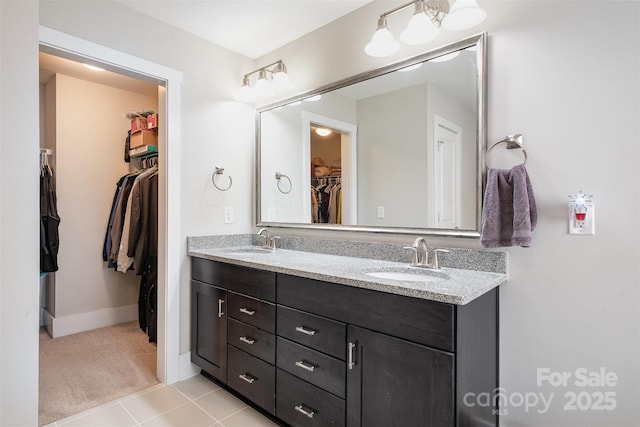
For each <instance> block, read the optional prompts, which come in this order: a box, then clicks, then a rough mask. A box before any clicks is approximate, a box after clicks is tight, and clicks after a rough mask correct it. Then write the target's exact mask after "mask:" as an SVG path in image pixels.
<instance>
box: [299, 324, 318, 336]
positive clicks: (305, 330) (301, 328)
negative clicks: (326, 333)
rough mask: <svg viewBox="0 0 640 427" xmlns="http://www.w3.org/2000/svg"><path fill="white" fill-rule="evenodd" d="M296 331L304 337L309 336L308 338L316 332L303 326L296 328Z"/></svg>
mask: <svg viewBox="0 0 640 427" xmlns="http://www.w3.org/2000/svg"><path fill="white" fill-rule="evenodd" d="M296 331H298V332H301V333H303V334H305V335H309V336H311V337H312V336H314V335H315V334H316V332H317V331H314V330H313V329H307V328H305V327H304V326H296Z"/></svg>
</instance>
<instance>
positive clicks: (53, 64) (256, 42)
mask: <svg viewBox="0 0 640 427" xmlns="http://www.w3.org/2000/svg"><path fill="white" fill-rule="evenodd" d="M0 1H1V0H0ZM116 1H118V2H119V3H122V4H124V5H125V6H127V7H130V8H133V9H135V10H137V11H139V12H141V13H144V14H146V15H148V16H151V17H153V18H155V19H158V20H160V21H163V22H165V23H167V24H169V25H172V26H174V27H178V28H180V29H182V30H183V31H186V32H188V33H191V34H194V35H196V36H198V37H201V38H204V39H206V40H209V41H210V42H212V43H215V44H217V45H219V46H222V47H224V48H227V49H229V50H232V51H234V52H236V53H238V54H241V55H243V56H246V57H248V58H251V59H255V58H257V57H260V56H262V55H264V54H266V53H268V52H271V51H273V50H275V49H277V48H279V47H280V46H283V45H285V44H287V43H289V42H291V41H293V40H295V39H297V38H299V37H301V36H303V35H305V34H307V33H309V32H311V31H313V30H315V29H317V28H320V27H322V26H324V25H326V24H328V23H330V22H332V21H334V20H336V19H338V18H340V17H341V16H344V15H346V14H348V13H350V12H352V11H354V10H356V9H358V8H360V7H362V6H364V5H366V4H367V3H370V2H372V1H373V0H116ZM55 73H62V74H66V75H68V76H71V77H76V78H79V79H83V80H89V81H93V82H96V83H101V84H105V85H109V86H113V87H118V88H121V89H125V90H129V91H133V92H140V93H144V94H147V95H150V96H151V95H153V94H157V84H152V83H147V82H144V81H141V80H139V79H135V78H131V77H127V76H125V75H122V74H118V73H113V72H109V71H102V72H96V71H91V70H89V69H87V68H85V67H84V66H83V65H82V64H80V63H79V62H76V61H74V60H70V59H65V58H61V57H59V56H55V55H50V54H48V53H44V52H40V83H41V84H44V83H46V82H47V81H48V80H49V79H50V78H51V76H52V75H54V74H55Z"/></svg>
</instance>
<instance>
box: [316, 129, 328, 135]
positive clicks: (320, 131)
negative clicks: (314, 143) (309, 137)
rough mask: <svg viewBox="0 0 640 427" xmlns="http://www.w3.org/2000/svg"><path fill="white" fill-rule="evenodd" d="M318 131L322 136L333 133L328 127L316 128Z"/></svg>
mask: <svg viewBox="0 0 640 427" xmlns="http://www.w3.org/2000/svg"><path fill="white" fill-rule="evenodd" d="M316 133H317V134H318V135H320V136H329V135H331V129H327V128H316Z"/></svg>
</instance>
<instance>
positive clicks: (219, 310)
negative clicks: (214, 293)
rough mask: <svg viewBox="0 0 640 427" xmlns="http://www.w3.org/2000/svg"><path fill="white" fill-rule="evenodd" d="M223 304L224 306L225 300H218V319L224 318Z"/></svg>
mask: <svg viewBox="0 0 640 427" xmlns="http://www.w3.org/2000/svg"><path fill="white" fill-rule="evenodd" d="M222 304H224V300H223V299H218V317H222V316H224V312H223V311H222Z"/></svg>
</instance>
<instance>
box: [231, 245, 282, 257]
mask: <svg viewBox="0 0 640 427" xmlns="http://www.w3.org/2000/svg"><path fill="white" fill-rule="evenodd" d="M274 252H275V251H274V250H272V249H265V248H260V247H255V248H233V249H230V250H229V251H228V252H227V254H229V255H248V254H272V253H274Z"/></svg>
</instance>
